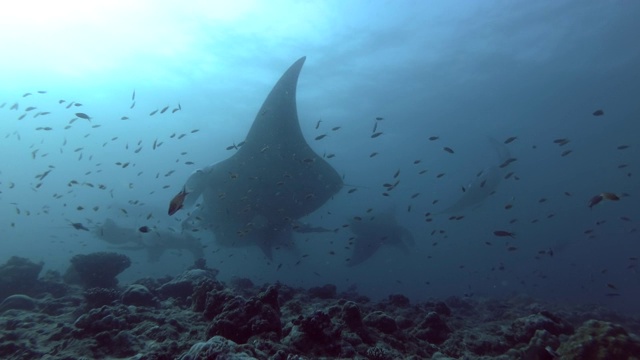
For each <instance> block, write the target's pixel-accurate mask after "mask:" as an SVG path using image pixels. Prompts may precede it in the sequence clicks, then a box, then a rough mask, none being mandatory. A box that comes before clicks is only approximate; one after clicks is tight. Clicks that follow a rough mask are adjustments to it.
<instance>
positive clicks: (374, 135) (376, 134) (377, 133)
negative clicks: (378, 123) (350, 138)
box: [371, 131, 382, 139]
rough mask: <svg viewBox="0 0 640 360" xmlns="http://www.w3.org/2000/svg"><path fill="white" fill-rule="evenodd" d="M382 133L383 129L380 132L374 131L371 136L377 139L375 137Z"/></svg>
mask: <svg viewBox="0 0 640 360" xmlns="http://www.w3.org/2000/svg"><path fill="white" fill-rule="evenodd" d="M380 135H382V131H378V132H376V133H373V134H372V135H371V138H372V139H375V138H377V137H378V136H380Z"/></svg>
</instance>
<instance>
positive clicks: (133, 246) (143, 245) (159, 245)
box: [93, 218, 204, 262]
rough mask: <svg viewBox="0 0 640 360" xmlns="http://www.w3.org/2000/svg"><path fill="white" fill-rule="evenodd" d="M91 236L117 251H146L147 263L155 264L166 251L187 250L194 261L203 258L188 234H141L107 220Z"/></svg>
mask: <svg viewBox="0 0 640 360" xmlns="http://www.w3.org/2000/svg"><path fill="white" fill-rule="evenodd" d="M93 234H94V235H95V236H97V237H98V238H100V239H101V240H104V241H106V242H108V243H109V244H111V245H117V247H116V248H117V249H119V250H146V251H147V254H148V259H149V262H157V261H158V260H159V259H160V257H161V256H162V254H163V253H164V252H165V251H166V250H171V249H173V250H187V251H189V252H191V254H193V258H194V260H197V259H200V258H202V257H204V247H203V246H202V244H200V241H199V240H198V239H196V238H195V237H194V236H193V235H191V234H189V233H180V232H176V231H171V230H170V229H155V228H154V229H152V230H150V231H149V232H146V233H143V232H141V231H140V230H139V229H136V228H127V227H123V226H120V225H118V224H116V222H115V221H113V220H112V219H110V218H107V219H106V220H105V221H104V223H103V224H101V225H100V226H97V227H96V228H95V229H93Z"/></svg>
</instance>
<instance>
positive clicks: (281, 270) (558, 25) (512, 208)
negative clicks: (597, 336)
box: [0, 0, 640, 315]
mask: <svg viewBox="0 0 640 360" xmlns="http://www.w3.org/2000/svg"><path fill="white" fill-rule="evenodd" d="M36 9H37V10H36ZM639 16H640V3H638V2H633V1H626V2H604V1H564V0H563V1H535V2H531V1H446V2H444V1H364V0H363V1H233V2H222V1H221V2H213V1H188V2H171V1H160V2H156V1H136V2H130V1H110V2H89V3H88V2H75V1H56V2H44V1H24V2H21V3H20V4H17V3H16V4H14V5H12V6H11V7H8V8H7V9H6V11H4V10H3V12H2V14H0V40H1V41H0V43H1V44H2V47H3V52H2V56H1V57H0V105H1V107H0V136H1V139H2V140H1V142H0V153H1V154H2V155H1V158H2V161H1V162H0V203H1V204H2V206H1V207H0V229H1V230H2V233H1V235H0V263H4V262H6V261H7V260H8V259H9V258H10V257H11V256H20V257H25V258H29V259H31V260H33V261H43V262H44V263H45V269H50V270H57V271H60V272H61V273H63V272H65V271H66V269H67V268H68V267H69V260H70V259H71V258H72V257H73V256H74V255H77V254H88V253H91V252H96V251H117V252H122V253H124V254H126V255H128V256H129V257H131V259H132V261H133V264H132V266H131V267H130V268H128V269H127V270H126V271H125V272H124V273H123V274H122V275H121V276H120V280H121V281H125V282H126V281H131V280H134V279H138V278H141V277H146V276H150V277H157V276H163V275H172V276H174V275H176V274H178V273H180V272H182V271H184V270H185V269H186V268H188V267H189V266H191V265H192V264H193V261H194V258H197V257H199V256H200V255H199V253H198V251H196V250H194V249H193V248H191V247H188V246H185V247H182V246H173V245H172V246H168V245H167V246H166V249H165V248H161V249H157V248H158V247H162V246H164V245H162V244H160V245H158V244H153V245H151V244H149V242H148V241H149V240H145V239H146V238H145V236H146V235H145V233H146V231H145V230H148V231H150V232H152V233H153V232H158V233H165V234H169V233H171V234H176V236H177V237H178V238H180V236H183V235H184V232H186V231H188V232H189V233H190V236H193V237H195V239H196V240H195V241H196V242H198V243H199V244H201V245H202V248H203V252H202V254H203V255H204V258H205V259H206V260H207V264H208V265H209V266H211V267H214V268H217V269H219V270H220V273H219V277H220V278H221V279H222V280H228V279H232V278H234V277H246V278H249V279H251V280H252V281H253V282H254V283H257V284H262V283H266V282H269V283H272V282H276V281H279V282H282V283H285V284H289V285H293V286H302V287H305V288H308V287H312V286H318V285H323V284H327V283H332V284H336V285H337V287H338V289H339V290H345V289H348V288H354V287H357V289H358V292H360V293H362V294H364V295H367V296H370V297H372V298H374V299H380V298H385V297H387V295H389V294H405V295H406V296H408V297H409V298H411V299H412V300H416V301H422V300H425V299H429V298H434V297H447V296H451V295H456V296H467V297H506V296H512V295H526V296H531V297H534V298H539V299H545V300H549V301H554V302H558V303H567V304H569V303H581V304H599V305H602V306H606V307H609V308H611V309H614V310H618V311H624V312H627V313H632V314H634V315H638V307H637V299H638V298H639V297H640V287H639V284H640V275H639V274H638V267H639V262H638V258H639V257H640V233H639V232H638V231H637V230H638V228H639V227H640V223H639V221H640V211H639V209H640V200H639V198H640V193H638V189H639V188H638V186H639V185H638V178H639V177H640V140H639V139H640V138H639V136H638V134H640V101H638V94H640V67H639V66H638V64H640V44H639V43H638V41H637V34H640V23H639V22H638V20H637V19H638V17H639ZM303 56H306V57H307V58H306V62H305V64H304V67H303V68H302V70H301V72H300V76H299V82H298V88H297V111H298V116H299V120H300V127H301V130H302V133H303V135H304V137H305V139H306V141H307V143H308V144H309V145H310V146H311V148H312V149H313V150H314V151H315V153H316V154H318V156H320V157H322V158H323V159H324V160H325V161H327V162H328V163H329V164H330V165H331V167H333V169H335V170H336V171H337V173H338V174H340V176H341V177H342V178H343V181H344V186H343V187H342V189H341V190H340V191H339V192H337V193H336V194H335V195H334V196H333V197H332V198H331V199H329V200H328V201H326V202H325V203H323V204H322V206H321V207H320V208H319V209H317V210H315V211H314V212H312V213H311V214H309V215H308V216H305V217H302V218H300V219H299V220H300V221H301V222H304V223H305V224H310V225H312V226H315V227H321V228H323V229H329V230H330V231H326V232H321V231H316V232H313V231H312V232H306V233H304V232H294V234H293V240H294V245H293V246H288V247H284V246H283V247H275V248H274V249H273V255H272V257H271V258H269V256H267V255H265V253H263V251H261V248H260V246H259V244H258V246H242V247H231V246H225V245H224V244H221V243H219V242H217V241H216V238H215V236H214V234H213V233H212V232H210V231H208V230H206V229H198V228H195V229H189V230H185V229H184V223H183V221H184V220H185V219H187V217H188V216H189V214H191V213H192V211H195V210H194V209H196V208H197V205H196V207H188V206H185V207H184V208H182V209H180V210H179V211H177V212H176V213H175V214H173V215H171V216H170V215H169V214H168V213H167V211H168V209H169V204H170V202H171V201H172V199H175V198H176V196H179V195H180V192H181V191H182V190H183V189H186V188H185V182H186V181H187V179H189V177H190V175H191V174H192V173H193V172H194V171H196V170H197V169H200V168H205V167H207V166H209V165H212V164H215V163H218V162H220V161H223V160H225V159H227V158H229V157H230V156H232V155H233V154H234V153H236V152H239V151H240V150H239V149H242V147H241V144H242V142H243V141H244V140H245V137H246V136H247V133H248V131H249V129H250V128H251V126H252V123H253V121H254V119H256V116H257V115H259V110H260V106H261V104H262V103H263V101H264V100H265V98H266V97H267V95H268V94H269V92H270V90H271V88H272V87H273V85H274V84H275V83H276V82H277V81H278V79H279V78H280V76H281V75H282V74H283V73H284V72H285V70H286V69H287V68H288V67H289V66H290V65H291V64H292V63H294V62H295V61H296V60H298V59H299V58H301V57H303ZM276 131H278V130H276ZM323 135H324V136H323ZM239 144H240V145H239ZM240 175H241V174H240ZM233 176H235V175H234V174H230V177H233ZM187 190H188V189H187ZM285 195H286V194H285ZM310 196H311V195H310ZM197 204H200V206H202V205H201V204H202V200H199V201H198V202H197ZM372 214H392V215H393V216H395V219H392V220H390V221H391V224H383V225H382V226H386V228H385V229H388V228H393V229H400V230H401V231H400V232H397V231H391V230H389V232H388V234H389V235H388V236H387V235H385V236H384V238H381V239H378V240H380V241H379V242H378V243H376V244H375V245H371V244H369V243H367V241H370V240H371V237H373V236H375V235H372V234H371V233H368V232H367V228H368V226H369V228H373V226H374V224H369V225H367V221H372V220H370V217H371V216H374V215H372ZM379 216H382V215H379ZM393 216H391V217H393ZM258 220H259V219H256V222H258ZM111 222H113V223H115V224H117V225H116V226H118V227H120V228H121V229H129V230H132V234H135V235H133V236H134V237H135V238H136V239H138V240H134V241H133V242H131V243H116V242H117V240H116V241H112V242H109V241H105V238H104V236H103V237H101V236H100V234H101V229H104V228H105V224H107V223H111ZM360 223H363V224H364V225H367V226H361V225H360ZM378 225H379V223H378ZM403 229H404V230H407V231H408V233H407V232H405V231H404V230H403ZM123 231H124V230H123ZM380 231H383V232H384V231H386V230H377V231H376V233H380ZM398 234H402V235H398ZM408 234H410V236H409V235H408ZM103 235H104V234H103ZM405 235H406V236H405ZM396 237H397V238H396ZM392 238H393V239H392ZM410 239H411V240H412V241H410ZM112 240H113V239H112ZM391 240H394V241H395V242H394V241H391ZM136 241H137V242H136ZM359 242H360V243H359ZM374 242H375V241H374ZM362 244H368V245H365V246H363V245H362ZM174 245H175V244H174ZM367 246H368V247H367ZM150 247H153V248H154V249H155V250H154V251H155V252H152V251H150V249H149V248H150ZM372 247H373V251H369V250H371V249H372ZM365 248H366V249H367V250H363V249H365ZM367 251H369V253H367ZM356 257H359V258H358V259H359V260H358V262H357V263H356V260H355V258H356ZM352 258H353V260H352ZM360 260H361V261H360ZM350 262H351V263H350Z"/></svg>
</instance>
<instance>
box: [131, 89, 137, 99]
mask: <svg viewBox="0 0 640 360" xmlns="http://www.w3.org/2000/svg"><path fill="white" fill-rule="evenodd" d="M135 99H136V91H135V89H134V90H133V94H131V101H133V100H135Z"/></svg>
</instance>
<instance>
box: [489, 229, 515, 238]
mask: <svg viewBox="0 0 640 360" xmlns="http://www.w3.org/2000/svg"><path fill="white" fill-rule="evenodd" d="M493 235H495V236H499V237H506V236H508V237H510V238H514V239H515V237H516V234H515V233H512V232H510V231H505V230H496V231H494V232H493Z"/></svg>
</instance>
